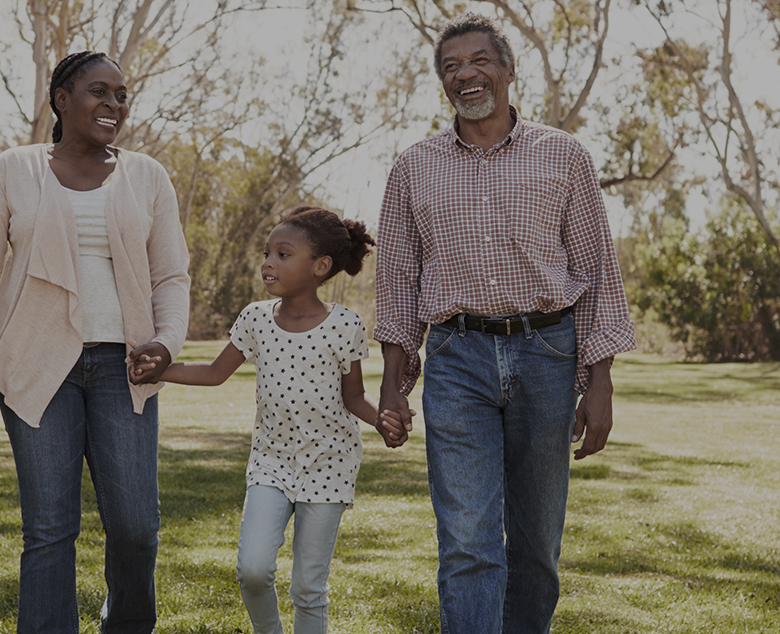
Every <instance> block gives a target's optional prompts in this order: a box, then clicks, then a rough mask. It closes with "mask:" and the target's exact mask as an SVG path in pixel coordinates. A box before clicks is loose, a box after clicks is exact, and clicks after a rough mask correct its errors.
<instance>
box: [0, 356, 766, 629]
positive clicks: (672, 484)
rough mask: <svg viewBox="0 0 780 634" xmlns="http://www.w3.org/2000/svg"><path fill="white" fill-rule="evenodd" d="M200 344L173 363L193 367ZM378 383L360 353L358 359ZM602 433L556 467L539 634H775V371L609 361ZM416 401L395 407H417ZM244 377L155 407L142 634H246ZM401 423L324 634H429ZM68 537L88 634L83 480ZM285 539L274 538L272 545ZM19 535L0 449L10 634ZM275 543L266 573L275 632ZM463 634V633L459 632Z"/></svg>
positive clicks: (93, 601)
mask: <svg viewBox="0 0 780 634" xmlns="http://www.w3.org/2000/svg"><path fill="white" fill-rule="evenodd" d="M219 349H221V344H218V343H191V344H188V346H187V347H186V349H185V352H184V356H186V357H189V358H203V357H211V356H212V355H214V354H215V353H216V352H217V351H218V350H219ZM364 373H365V375H366V381H367V384H368V387H369V390H370V391H371V392H373V393H374V394H376V393H377V391H378V387H379V379H380V374H381V359H380V357H379V354H378V350H377V349H372V358H371V359H369V361H368V362H366V364H365V366H364ZM613 377H614V382H615V429H614V431H613V433H612V437H611V441H610V444H609V445H608V447H607V448H606V449H605V450H604V451H603V452H602V453H601V454H599V455H598V456H595V457H590V458H588V459H586V460H585V461H584V462H582V463H574V464H573V465H572V479H571V493H570V500H569V514H568V519H567V526H566V531H565V535H564V543H563V553H562V556H561V566H560V568H561V580H562V596H561V601H560V604H559V607H558V611H557V613H556V617H555V620H554V623H553V631H554V632H555V633H556V634H563V633H567V634H575V633H576V634H586V633H587V634H590V633H594V634H607V633H615V634H639V633H644V632H653V633H655V632H675V633H680V634H683V633H694V632H696V633H702V634H705V633H706V634H713V633H728V634H732V633H735V632H749V633H751V634H753V633H757V632H767V633H768V632H773V633H774V632H778V631H780V556H779V555H778V552H779V551H780V524H779V523H778V518H779V517H780V458H779V457H778V448H780V364H744V365H742V364H728V365H693V364H683V363H677V362H673V361H670V360H668V359H664V358H660V357H653V356H649V355H639V354H629V355H623V356H621V357H620V358H619V359H618V361H617V362H616V363H615V368H614V371H613ZM419 395H420V393H419V388H417V389H416V390H415V392H414V394H413V399H412V402H413V406H414V407H415V408H416V409H417V410H418V411H421V410H422V408H421V406H420V402H419ZM253 400H254V372H253V369H252V368H251V367H250V366H242V368H241V369H240V370H239V372H238V373H237V374H236V375H235V376H234V377H233V378H232V379H231V380H230V381H229V382H228V383H227V384H226V385H225V386H222V387H220V388H187V387H181V386H175V385H170V386H167V387H166V388H165V389H164V390H163V392H162V394H161V407H160V411H161V430H160V490H161V494H160V497H161V504H162V514H163V528H162V531H161V535H160V538H161V541H160V554H159V558H158V571H157V586H158V597H159V622H158V628H157V631H158V632H159V633H160V634H174V633H175V634H184V633H214V634H217V633H219V634H236V633H238V632H250V631H251V629H250V625H249V620H248V618H247V616H246V615H245V612H244V608H243V605H242V603H241V598H240V594H239V591H238V586H237V584H236V581H235V555H236V542H237V538H238V530H239V524H240V520H241V506H242V503H243V496H244V467H245V462H246V459H247V456H248V452H249V442H250V428H251V423H252V421H253V419H254V402H253ZM422 427H423V426H422V424H421V423H419V422H418V424H417V430H416V431H415V432H414V433H413V436H412V439H411V440H410V441H409V443H407V445H405V446H404V447H403V448H401V449H399V450H395V451H391V450H388V449H385V448H384V445H383V443H382V442H381V439H380V438H379V436H378V434H376V433H375V432H373V431H372V430H370V429H369V428H368V427H365V426H364V428H363V431H364V443H365V454H364V462H363V466H362V468H361V471H360V478H359V481H358V497H357V500H356V504H355V508H354V510H352V511H348V512H347V513H345V515H344V519H343V522H342V527H341V532H340V537H339V541H338V545H337V547H336V555H335V558H334V563H333V571H332V574H331V609H330V614H331V627H330V631H331V632H332V633H334V634H335V633H344V634H347V633H350V634H367V633H388V634H389V633H399V634H400V633H403V634H410V633H423V632H425V633H435V632H438V631H439V627H438V608H437V598H436V587H435V574H436V538H435V523H434V518H433V514H432V512H431V508H430V503H429V500H428V491H427V477H426V470H425V452H424V435H423V432H422ZM84 498H85V503H84V514H83V530H82V534H81V536H80V538H79V544H78V546H79V559H78V567H79V575H80V576H79V601H80V605H81V611H82V628H81V631H82V632H89V633H97V632H98V625H97V622H98V613H99V610H100V606H101V603H102V600H103V595H104V583H103V579H102V556H103V552H102V547H103V546H102V536H101V531H100V521H99V518H98V515H97V511H96V509H95V502H94V493H92V491H91V485H90V483H89V480H88V477H87V476H86V474H85V479H84ZM288 535H289V534H288ZM21 542H22V540H21V529H20V518H19V508H18V502H17V490H16V480H15V474H14V469H13V460H12V457H11V451H10V447H9V444H8V441H7V437H6V436H5V434H2V435H0V633H10V632H13V631H15V622H16V621H15V610H16V607H15V606H16V594H17V585H16V584H17V575H18V558H19V553H20V551H21V547H22V545H21ZM289 542H290V540H289V539H288V542H287V544H285V546H284V547H283V549H282V552H281V555H280V561H279V572H278V581H279V586H278V587H279V596H280V603H281V606H282V611H283V618H284V623H285V627H286V628H287V631H288V632H290V634H292V608H291V604H290V600H289V597H288V595H287V592H286V588H287V586H288V584H289V576H290V568H291V560H290V550H289ZM475 634H476V633H475Z"/></svg>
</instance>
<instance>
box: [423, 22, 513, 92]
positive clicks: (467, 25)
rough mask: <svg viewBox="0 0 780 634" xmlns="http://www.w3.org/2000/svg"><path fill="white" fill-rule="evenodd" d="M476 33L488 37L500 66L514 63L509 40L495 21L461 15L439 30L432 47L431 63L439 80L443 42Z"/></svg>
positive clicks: (440, 76)
mask: <svg viewBox="0 0 780 634" xmlns="http://www.w3.org/2000/svg"><path fill="white" fill-rule="evenodd" d="M473 31H478V32H482V33H487V34H488V35H490V39H491V40H492V42H493V46H494V47H495V48H496V50H497V51H498V59H499V61H500V62H501V65H502V66H503V67H504V68H506V67H507V66H509V65H510V64H512V63H513V62H514V61H515V54H514V52H513V51H512V45H511V44H510V43H509V38H508V37H507V36H506V33H504V29H502V28H501V25H500V24H498V22H496V21H495V20H491V19H490V18H488V17H487V16H484V15H480V14H479V13H471V12H469V13H463V14H462V15H459V16H457V17H455V18H452V20H450V21H449V22H447V23H446V24H445V25H444V26H443V27H442V28H441V29H440V30H439V34H438V36H437V37H436V42H435V43H434V45H433V63H434V66H435V68H436V74H437V75H438V76H439V79H441V78H442V74H441V49H442V46H443V45H444V42H446V41H447V40H449V39H450V38H453V37H458V36H459V35H465V34H466V33H471V32H473Z"/></svg>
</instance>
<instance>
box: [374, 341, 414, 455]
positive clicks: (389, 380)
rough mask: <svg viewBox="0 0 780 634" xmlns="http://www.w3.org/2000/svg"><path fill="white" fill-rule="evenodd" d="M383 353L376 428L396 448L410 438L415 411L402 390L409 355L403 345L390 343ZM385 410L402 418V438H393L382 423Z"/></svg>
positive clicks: (388, 443)
mask: <svg viewBox="0 0 780 634" xmlns="http://www.w3.org/2000/svg"><path fill="white" fill-rule="evenodd" d="M382 355H383V357H384V372H383V373H382V387H381V388H380V392H379V412H380V416H379V417H378V418H377V422H376V428H377V431H378V432H379V433H380V434H381V435H382V438H384V440H385V445H387V446H388V447H392V448H395V447H400V446H401V445H403V444H404V443H405V442H406V441H407V439H408V438H409V432H410V431H412V416H414V413H413V411H412V410H410V409H409V401H408V400H407V398H406V396H404V395H403V393H402V392H401V379H402V377H403V374H404V368H405V367H406V361H407V356H406V353H405V352H404V350H403V348H402V347H401V346H399V345H395V344H390V343H386V344H384V345H383V346H382ZM385 410H389V411H391V412H395V413H396V415H397V416H398V417H399V418H400V419H401V425H402V426H403V429H404V431H403V434H402V435H401V437H400V438H391V437H390V431H389V430H388V429H387V428H386V427H385V426H384V425H383V424H382V420H381V412H384V411H385ZM394 435H395V434H394Z"/></svg>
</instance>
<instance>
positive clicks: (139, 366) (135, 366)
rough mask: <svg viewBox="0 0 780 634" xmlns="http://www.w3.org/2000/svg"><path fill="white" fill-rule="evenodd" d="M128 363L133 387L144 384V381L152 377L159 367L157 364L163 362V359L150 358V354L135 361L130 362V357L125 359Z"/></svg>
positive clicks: (140, 356) (142, 355) (143, 355)
mask: <svg viewBox="0 0 780 634" xmlns="http://www.w3.org/2000/svg"><path fill="white" fill-rule="evenodd" d="M125 361H126V362H127V364H128V365H127V372H128V374H129V376H130V382H131V383H132V384H133V385H139V384H140V383H143V380H144V379H145V378H146V379H148V378H149V377H150V376H151V375H152V371H153V370H154V369H155V368H156V367H157V364H158V363H159V362H160V361H162V357H150V356H149V355H148V354H141V355H139V356H138V358H136V359H135V360H134V361H131V360H130V357H128V358H127V359H125Z"/></svg>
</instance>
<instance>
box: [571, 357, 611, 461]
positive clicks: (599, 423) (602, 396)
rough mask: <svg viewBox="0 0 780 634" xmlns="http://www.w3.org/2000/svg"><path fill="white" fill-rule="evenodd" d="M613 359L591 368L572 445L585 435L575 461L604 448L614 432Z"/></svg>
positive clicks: (580, 404) (575, 453)
mask: <svg viewBox="0 0 780 634" xmlns="http://www.w3.org/2000/svg"><path fill="white" fill-rule="evenodd" d="M610 361H611V359H603V360H602V361H599V362H598V363H594V364H593V365H592V366H590V367H589V368H588V370H589V371H590V385H589V387H588V390H587V391H586V392H585V394H584V395H583V396H582V398H581V399H580V403H579V405H578V406H577V420H576V422H575V423H574V435H573V436H572V438H571V442H572V444H573V443H576V442H579V440H580V438H582V435H583V433H584V434H585V439H584V440H583V442H582V446H581V447H580V448H579V449H577V450H576V451H575V452H574V459H575V460H582V459H583V458H585V457H587V456H590V455H592V454H594V453H597V452H599V451H601V450H602V449H604V445H606V444H607V438H609V432H610V431H611V430H612V377H611V376H610V374H609V368H610Z"/></svg>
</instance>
